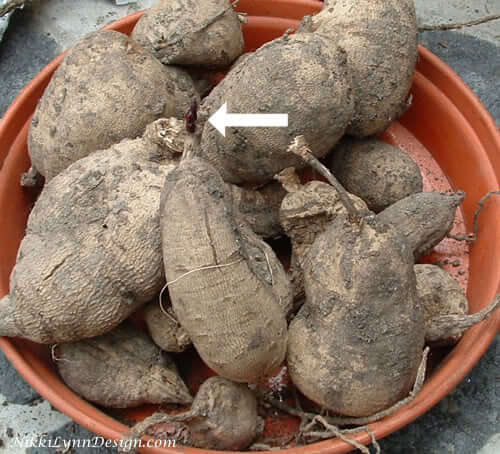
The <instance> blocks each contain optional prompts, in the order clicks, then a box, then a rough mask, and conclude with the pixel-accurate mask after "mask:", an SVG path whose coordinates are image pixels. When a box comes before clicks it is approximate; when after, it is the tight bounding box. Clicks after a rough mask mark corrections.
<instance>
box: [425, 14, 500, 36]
mask: <svg viewBox="0 0 500 454" xmlns="http://www.w3.org/2000/svg"><path fill="white" fill-rule="evenodd" d="M498 19H500V14H492V15H490V16H485V17H481V18H479V19H474V20H471V21H468V22H455V23H452V24H436V25H421V26H419V27H418V31H419V32H429V31H438V30H456V29H460V28H464V27H471V26H473V25H480V24H484V23H486V22H491V21H494V20H498Z"/></svg>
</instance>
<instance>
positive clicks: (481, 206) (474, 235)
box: [447, 191, 500, 243]
mask: <svg viewBox="0 0 500 454" xmlns="http://www.w3.org/2000/svg"><path fill="white" fill-rule="evenodd" d="M494 195H500V191H489V192H488V193H487V194H486V195H485V196H483V197H481V200H479V202H478V207H477V209H476V211H475V212H474V223H473V231H472V233H470V234H468V235H452V234H450V233H449V234H448V235H447V236H448V238H451V239H453V240H456V241H470V242H471V243H473V242H474V241H476V240H477V235H478V232H479V215H480V214H481V212H482V211H483V210H484V207H485V204H486V202H487V201H488V199H489V198H490V197H492V196H494Z"/></svg>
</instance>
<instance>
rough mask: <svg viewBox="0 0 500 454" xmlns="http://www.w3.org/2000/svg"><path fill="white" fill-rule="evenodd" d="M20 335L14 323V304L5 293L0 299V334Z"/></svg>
mask: <svg viewBox="0 0 500 454" xmlns="http://www.w3.org/2000/svg"><path fill="white" fill-rule="evenodd" d="M20 335H21V332H20V331H19V329H18V327H17V325H16V323H15V308H14V304H13V303H12V301H11V300H10V298H9V295H5V296H4V297H3V298H2V299H0V336H8V337H16V336H20Z"/></svg>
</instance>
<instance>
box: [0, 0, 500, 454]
mask: <svg viewBox="0 0 500 454" xmlns="http://www.w3.org/2000/svg"><path fill="white" fill-rule="evenodd" d="M233 6H234V5H232V3H231V2H230V1H229V0H207V1H203V2H202V1H201V0H168V1H166V0H159V1H158V2H157V4H156V5H154V6H153V7H152V8H151V9H150V10H148V11H146V13H145V14H144V15H143V16H142V17H141V19H140V20H139V21H138V23H137V25H136V26H135V29H134V30H133V32H132V35H131V37H128V36H126V35H123V34H121V33H118V32H114V31H98V32H95V33H92V34H90V35H88V36H86V37H85V38H83V39H82V40H81V41H80V42H79V43H78V44H77V45H76V46H75V47H74V48H73V49H71V50H70V51H69V52H68V54H67V55H66V56H65V57H64V59H63V62H62V64H61V65H60V66H59V68H58V69H57V71H56V72H55V74H54V76H53V78H52V80H51V82H50V83H49V85H48V87H47V89H46V91H45V93H44V95H43V97H42V99H41V100H40V102H39V104H38V106H37V108H36V112H35V115H34V117H33V120H32V123H31V127H30V131H29V141H28V148H29V155H30V158H31V165H32V166H31V168H30V169H29V171H28V172H27V173H26V174H25V175H23V177H22V180H21V184H23V185H24V186H30V185H38V186H39V189H40V190H41V192H40V195H39V197H38V199H37V201H36V203H35V205H34V207H33V209H32V211H31V214H30V217H29V220H28V224H27V227H26V234H25V237H24V239H23V241H22V243H21V246H20V248H19V252H18V256H17V263H16V265H15V267H14V269H13V271H12V274H11V280H10V293H9V295H6V296H4V297H3V298H2V299H1V300H0V334H1V335H4V336H14V337H22V338H25V339H29V340H31V341H34V342H38V343H42V344H47V345H50V346H52V357H53V360H54V364H55V367H57V369H58V371H59V374H60V376H61V378H62V380H64V381H65V383H66V384H67V385H68V386H69V387H70V388H71V389H73V390H74V391H75V392H76V393H78V394H79V395H81V396H82V397H83V398H85V399H87V400H89V401H91V402H94V403H96V404H99V405H103V406H107V407H114V408H128V407H135V406H140V405H143V404H160V405H162V406H163V408H165V406H166V405H169V406H170V408H174V409H177V410H178V409H179V408H181V409H184V411H183V412H180V413H179V412H178V411H177V412H174V413H172V414H169V413H164V412H158V413H156V414H154V415H153V416H152V417H150V418H147V419H146V420H144V421H143V422H141V423H139V424H138V425H137V426H135V427H134V428H133V430H132V431H131V434H130V437H140V436H142V435H143V434H147V433H154V431H153V432H151V428H152V427H154V426H155V425H158V424H168V427H169V430H171V431H173V432H172V433H175V434H177V436H178V439H179V441H180V442H181V443H182V444H184V445H190V446H195V447H199V448H206V449H223V450H245V449H248V448H251V449H254V448H253V447H254V446H257V447H258V446H262V443H261V442H262V440H260V444H259V443H258V444H256V445H254V443H256V441H257V440H259V437H260V436H261V434H262V430H263V427H262V426H263V421H262V419H261V415H262V413H263V411H264V410H265V408H266V406H269V405H272V404H273V402H274V399H273V398H269V396H268V395H267V394H266V393H263V392H262V391H261V390H260V388H259V386H258V383H259V382H260V381H261V380H263V379H264V378H265V377H267V376H269V375H273V374H274V373H276V371H278V370H280V368H282V367H283V365H284V364H285V365H286V367H287V371H288V373H289V377H290V379H291V382H292V383H293V385H294V387H295V388H293V390H294V393H295V395H296V396H298V397H297V399H298V401H299V402H300V400H301V399H302V401H303V402H306V399H304V396H305V397H306V398H307V401H308V402H309V404H310V405H313V407H314V408H315V409H316V410H315V411H316V412H315V413H314V415H316V416H314V417H312V418H310V419H309V421H307V415H308V414H309V413H307V412H303V414H301V413H300V410H299V409H298V408H299V407H297V408H295V407H294V408H295V409H291V410H290V408H288V407H286V406H285V405H284V404H283V405H281V406H280V407H279V408H280V409H281V410H283V409H284V408H285V407H286V408H288V411H289V412H290V413H291V414H293V415H295V416H297V415H300V416H301V418H302V424H301V430H302V429H304V431H305V426H307V427H308V429H309V430H310V429H311V427H314V425H315V424H320V422H321V421H324V419H321V418H323V417H322V416H321V417H319V416H318V415H319V411H320V410H321V411H322V410H328V411H330V412H331V413H332V414H335V415H337V416H336V417H337V419H336V421H338V423H337V424H338V425H339V426H341V425H342V424H343V422H345V425H352V424H356V423H357V422H358V421H359V425H362V424H363V423H362V421H368V420H370V421H371V420H374V419H377V418H379V417H383V416H385V415H387V414H389V413H388V412H390V411H392V410H391V409H393V408H396V407H397V406H398V405H400V403H401V401H405V399H407V398H408V396H412V395H413V394H412V393H414V391H415V387H416V384H418V383H420V382H421V381H422V380H423V375H425V374H423V372H422V371H424V372H425V358H426V351H427V350H425V348H426V346H428V345H450V344H453V343H456V342H457V341H459V339H460V337H461V335H462V334H463V333H464V332H465V330H466V329H468V328H469V327H471V326H473V325H474V324H476V323H478V322H480V321H482V320H484V319H485V318H486V317H487V316H488V315H489V314H491V313H492V312H493V311H494V310H495V309H496V308H497V306H498V305H499V304H500V301H499V299H498V298H497V299H496V300H495V301H493V303H492V304H491V305H490V306H489V307H488V308H487V309H485V310H483V311H481V312H480V313H477V314H473V315H469V314H468V302H467V299H466V297H465V294H464V293H463V290H462V289H461V287H460V285H459V284H458V282H457V281H455V280H454V279H453V278H452V277H451V276H450V275H449V274H448V273H447V272H446V271H444V270H443V269H441V268H440V267H439V266H437V265H430V264H420V263H419V262H420V260H421V259H422V257H424V256H425V255H426V254H428V253H429V252H430V251H432V249H433V248H434V247H435V246H436V245H437V244H438V243H439V242H440V241H441V240H442V239H443V238H444V237H446V235H447V234H448V233H449V232H450V230H451V228H452V226H453V223H454V220H455V217H456V210H457V208H458V207H459V205H460V204H461V202H462V201H463V199H464V197H465V194H464V193H463V192H461V191H458V192H455V193H451V192H450V193H438V192H423V183H422V175H421V173H420V169H419V167H418V166H417V164H415V163H414V162H413V161H412V159H411V158H410V157H409V155H408V154H406V153H405V152H404V151H402V150H400V149H398V148H397V147H394V146H391V145H389V144H386V143H384V142H382V141H381V140H379V139H378V138H377V136H378V135H379V134H380V133H382V132H383V131H385V130H386V129H387V128H388V126H389V125H390V124H391V123H392V122H393V121H394V120H396V119H397V118H399V117H400V116H401V115H402V114H403V113H404V112H405V111H406V109H408V108H409V107H410V101H409V92H410V88H411V84H412V79H413V75H414V72H415V65H416V61H417V25H416V17H415V8H414V5H413V0H390V1H372V0H362V1H360V0H357V1H354V0H337V1H332V0H330V1H327V0H325V6H324V9H323V10H322V11H321V13H319V14H317V15H316V16H313V17H306V18H304V20H303V21H302V23H301V25H300V27H299V29H298V30H297V32H296V33H295V34H290V33H285V34H284V35H283V36H282V37H280V38H277V39H275V40H273V41H271V42H268V43H266V44H265V45H263V46H262V47H260V48H259V49H257V50H256V51H255V52H254V53H251V54H244V55H243V52H244V37H243V33H242V22H244V21H245V17H244V15H241V14H238V13H236V12H235V10H234V7H233ZM242 55H243V56H242ZM395 68H397V70H395ZM221 69H222V70H224V71H227V74H226V76H225V78H224V79H223V80H222V81H221V82H220V83H219V84H217V85H216V86H214V85H215V83H214V79H213V74H214V73H215V72H216V71H220V70H221ZM224 103H227V107H228V111H231V112H234V111H236V112H243V113H255V112H266V113H278V112H279V113H281V112H286V113H288V114H289V125H288V127H287V128H255V127H249V128H241V127H238V128H228V130H227V134H226V136H225V137H224V136H222V135H221V134H219V132H218V131H217V130H216V129H215V128H214V127H213V126H212V125H211V124H210V123H209V122H208V118H209V116H210V115H212V114H213V113H215V112H216V111H217V110H218V108H219V107H220V106H221V105H222V104H224ZM319 159H321V161H320V160H319ZM309 168H312V169H313V170H314V172H315V175H317V176H318V177H319V179H318V178H316V179H312V180H311V178H307V175H308V171H309V174H310V169H309ZM284 239H285V240H284ZM287 242H288V252H285V253H284V252H283V250H284V249H283V246H281V248H275V247H273V246H275V245H276V244H281V245H283V244H284V243H287ZM285 249H286V248H285ZM133 314H135V316H134V317H133V320H135V321H136V322H137V320H140V321H139V322H138V323H135V324H134V323H132V322H131V321H130V320H129V318H130V316H132V315H133ZM193 349H194V350H195V351H196V352H197V354H198V355H199V357H200V358H201V360H202V361H203V362H204V363H205V364H206V365H207V366H208V367H209V368H210V369H211V370H212V371H213V373H214V374H215V375H217V376H216V377H212V378H209V379H208V380H206V381H205V382H204V383H202V384H201V387H200V388H199V390H197V392H195V391H196V388H193V387H190V386H188V385H187V384H186V382H185V381H184V380H185V378H186V377H184V376H183V374H182V370H183V369H182V367H179V368H178V367H177V365H179V366H181V365H182V364H183V360H184V358H185V356H184V355H185V354H186V353H185V352H186V351H191V354H192V352H193ZM176 363H177V365H176ZM176 405H177V407H176ZM179 406H180V407H179ZM185 406H190V409H186V408H185ZM286 408H285V411H286ZM343 418H344V419H343ZM370 418H371V419H370ZM323 426H325V424H323ZM328 426H329V427H331V426H330V425H328ZM339 433H340V432H339ZM335 434H338V433H337V432H335V431H334V432H331V433H330V435H331V436H334V435H335ZM322 438H325V437H322ZM311 441H314V439H313V438H307V437H302V438H301V437H300V436H299V437H297V438H296V440H295V442H297V443H302V442H303V443H308V442H311ZM355 446H356V445H355ZM271 447H272V446H271Z"/></svg>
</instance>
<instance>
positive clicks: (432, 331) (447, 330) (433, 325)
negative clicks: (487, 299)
mask: <svg viewBox="0 0 500 454" xmlns="http://www.w3.org/2000/svg"><path fill="white" fill-rule="evenodd" d="M498 307H500V293H499V294H497V295H496V296H495V299H494V300H493V301H492V302H491V304H490V305H489V306H488V307H486V308H484V309H483V310H481V311H479V312H476V313H475V314H466V315H459V314H450V315H441V316H439V317H435V318H433V319H431V320H429V322H428V326H427V327H426V331H425V338H426V340H427V342H438V341H440V340H441V339H443V338H447V339H448V338H453V337H457V336H462V335H463V334H464V332H465V331H466V330H468V329H469V328H472V327H473V326H474V325H477V324H478V323H480V322H482V321H484V320H486V319H487V318H488V317H489V316H490V314H492V313H493V312H494V311H495V310H496V309H498Z"/></svg>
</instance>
